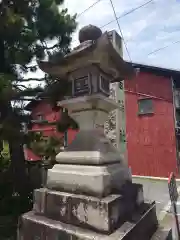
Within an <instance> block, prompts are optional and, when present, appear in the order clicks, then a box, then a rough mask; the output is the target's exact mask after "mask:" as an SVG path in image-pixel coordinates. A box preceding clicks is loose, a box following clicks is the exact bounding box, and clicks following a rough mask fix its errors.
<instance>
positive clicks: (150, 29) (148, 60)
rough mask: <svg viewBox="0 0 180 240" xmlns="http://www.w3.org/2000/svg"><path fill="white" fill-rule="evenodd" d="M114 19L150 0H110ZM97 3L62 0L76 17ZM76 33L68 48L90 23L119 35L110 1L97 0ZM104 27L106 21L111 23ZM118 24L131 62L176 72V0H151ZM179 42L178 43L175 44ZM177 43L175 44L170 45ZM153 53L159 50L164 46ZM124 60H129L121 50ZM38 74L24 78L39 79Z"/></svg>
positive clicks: (179, 25)
mask: <svg viewBox="0 0 180 240" xmlns="http://www.w3.org/2000/svg"><path fill="white" fill-rule="evenodd" d="M112 1H113V3H114V7H115V10H116V13H117V16H118V17H119V16H123V15H124V14H125V13H127V12H129V11H131V10H132V9H134V8H137V7H139V6H140V5H142V4H145V3H147V2H149V1H150V0H112ZM95 2H97V0H88V1H87V0H86V1H85V0H81V1H80V0H65V3H64V5H63V7H67V8H68V11H69V13H70V14H75V13H77V14H80V13H82V12H83V11H84V10H85V9H87V8H88V7H89V6H91V5H92V4H95ZM77 20H78V23H79V24H78V27H77V31H76V32H75V33H74V34H73V41H72V47H74V46H76V45H78V31H79V29H80V28H81V27H83V26H84V25H88V24H94V25H97V26H99V27H102V26H104V25H106V26H105V27H103V28H102V30H103V31H106V30H113V29H114V30H116V31H117V32H118V33H119V29H118V26H117V23H116V21H115V17H114V14H113V10H112V7H111V4H110V0H100V1H99V2H98V3H97V4H95V5H94V7H92V8H90V9H89V10H88V11H86V12H84V14H82V15H80V16H79V17H78V18H77ZM111 21H112V23H111V24H108V25H107V23H108V22H111ZM119 23H120V26H121V29H122V32H123V37H124V39H125V41H126V44H127V47H128V51H129V53H130V57H131V59H132V61H133V62H138V63H144V64H148V65H154V66H161V67H165V68H173V69H179V70H180V0H153V1H152V2H151V3H149V4H146V5H145V6H144V7H141V8H140V9H138V10H136V11H134V12H133V13H131V14H128V15H126V16H125V17H121V18H120V19H119ZM178 41H179V42H178ZM174 42H178V43H177V44H172V43H174ZM166 46H168V47H167V48H164V49H163V50H159V51H157V52H155V53H154V54H150V53H151V52H153V51H156V50H157V49H159V48H163V47H166ZM124 59H126V60H129V58H128V54H127V52H126V49H125V48H124ZM43 75H44V73H43V72H42V71H40V70H39V71H38V72H36V73H35V74H32V73H30V74H28V75H27V77H32V78H33V77H38V78H40V77H42V76H43Z"/></svg>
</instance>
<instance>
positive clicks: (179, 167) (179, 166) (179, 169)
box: [171, 77, 180, 173]
mask: <svg viewBox="0 0 180 240" xmlns="http://www.w3.org/2000/svg"><path fill="white" fill-rule="evenodd" d="M171 85H172V95H173V118H174V126H175V129H174V133H175V137H176V127H177V124H176V104H175V94H174V80H173V77H171ZM175 141H176V162H177V168H178V173H180V159H179V152H178V141H177V137H176V140H175Z"/></svg>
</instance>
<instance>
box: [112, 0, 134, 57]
mask: <svg viewBox="0 0 180 240" xmlns="http://www.w3.org/2000/svg"><path fill="white" fill-rule="evenodd" d="M110 3H111V6H112V9H113V12H114V16H115V19H116V22H117V25H118V28H119V31H120V33H121V37H122V40H123V42H124V45H125V48H126V51H127V54H128V57H129V59H130V61H131V62H132V59H131V56H130V53H129V50H128V47H127V44H126V41H125V39H124V37H123V32H122V30H121V27H120V24H119V21H118V18H117V15H116V11H115V8H114V4H113V2H112V0H110Z"/></svg>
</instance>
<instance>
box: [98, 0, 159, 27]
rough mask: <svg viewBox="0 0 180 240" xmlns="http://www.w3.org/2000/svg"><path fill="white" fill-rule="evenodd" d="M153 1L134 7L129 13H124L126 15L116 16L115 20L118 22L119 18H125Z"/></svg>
mask: <svg viewBox="0 0 180 240" xmlns="http://www.w3.org/2000/svg"><path fill="white" fill-rule="evenodd" d="M153 1H154V0H150V1H148V2H145V3H143V4H141V5H139V6H138V7H135V8H133V9H131V10H130V11H128V12H126V13H124V14H122V15H120V16H118V17H117V20H119V19H120V18H123V17H126V16H127V15H129V14H131V13H133V12H135V11H137V10H138V9H140V8H142V7H144V6H146V5H148V4H149V3H151V2H153ZM115 21H116V19H115V20H111V21H109V22H108V23H106V24H105V25H103V26H101V27H100V28H101V29H102V28H104V27H106V26H108V25H109V24H111V23H113V22H115Z"/></svg>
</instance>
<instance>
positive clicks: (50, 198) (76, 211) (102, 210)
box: [33, 189, 128, 233]
mask: <svg viewBox="0 0 180 240" xmlns="http://www.w3.org/2000/svg"><path fill="white" fill-rule="evenodd" d="M33 209H34V211H35V212H36V213H37V214H41V215H44V216H46V217H49V218H51V219H54V220H58V221H62V222H65V223H69V224H73V225H76V226H81V227H84V228H89V229H93V230H96V231H100V232H106V233H111V232H112V231H114V229H115V228H116V227H117V224H118V223H119V221H121V222H123V221H124V220H125V214H126V212H125V209H128V205H126V202H124V199H123V197H122V196H121V195H109V196H108V197H105V198H102V199H98V198H95V197H88V196H85V195H76V194H70V193H64V192H57V191H49V190H45V189H38V190H35V192H34V208H33Z"/></svg>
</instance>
